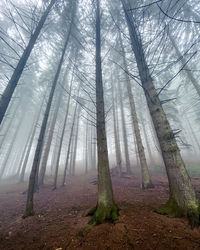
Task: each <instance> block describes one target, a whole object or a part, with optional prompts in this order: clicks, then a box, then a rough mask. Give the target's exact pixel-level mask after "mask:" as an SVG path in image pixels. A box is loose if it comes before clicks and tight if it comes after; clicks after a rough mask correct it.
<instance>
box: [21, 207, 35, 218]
mask: <svg viewBox="0 0 200 250" xmlns="http://www.w3.org/2000/svg"><path fill="white" fill-rule="evenodd" d="M34 215H35V211H34V209H33V207H32V206H31V207H29V208H27V209H26V213H25V215H23V217H22V218H23V219H25V218H27V217H29V216H34Z"/></svg>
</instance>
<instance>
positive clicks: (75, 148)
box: [72, 106, 80, 176]
mask: <svg viewBox="0 0 200 250" xmlns="http://www.w3.org/2000/svg"><path fill="white" fill-rule="evenodd" d="M78 109H80V106H79V108H78ZM77 113H78V117H77V121H76V129H75V139H74V150H73V160H72V176H74V175H75V169H76V154H77V145H78V136H79V123H80V110H78V112H77Z"/></svg>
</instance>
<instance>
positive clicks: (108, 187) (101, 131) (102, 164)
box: [89, 0, 118, 225]
mask: <svg viewBox="0 0 200 250" xmlns="http://www.w3.org/2000/svg"><path fill="white" fill-rule="evenodd" d="M99 5H100V4H99V0H96V128H97V150H98V202H97V205H96V206H95V207H94V209H92V210H91V211H90V212H89V214H90V215H93V217H92V219H91V221H90V224H93V225H97V224H100V223H103V222H104V221H105V220H111V221H115V220H116V219H117V217H118V207H117V205H116V204H115V202H114V197H113V190H112V183H111V177H110V171H109V162H108V150H107V140H106V129H105V113H104V96H103V83H102V69H101V34H100V33H101V32H100V6H99Z"/></svg>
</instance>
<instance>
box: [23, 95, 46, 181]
mask: <svg viewBox="0 0 200 250" xmlns="http://www.w3.org/2000/svg"><path fill="white" fill-rule="evenodd" d="M45 97H46V94H45V95H44V97H43V100H42V104H41V106H40V110H39V112H38V115H37V118H36V122H35V124H34V129H33V131H32V135H31V138H30V141H29V144H28V148H27V151H26V156H25V159H24V162H23V166H22V170H21V173H20V179H19V182H20V183H22V182H24V175H25V171H26V167H27V163H28V159H29V155H30V152H31V148H32V146H33V141H34V137H35V133H36V130H37V125H38V122H39V119H40V115H41V112H42V108H43V104H44V101H45Z"/></svg>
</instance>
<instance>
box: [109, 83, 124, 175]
mask: <svg viewBox="0 0 200 250" xmlns="http://www.w3.org/2000/svg"><path fill="white" fill-rule="evenodd" d="M111 83H112V107H113V125H114V139H115V155H116V162H117V170H118V174H119V176H121V173H122V156H121V147H120V141H119V132H118V126H117V123H118V121H117V117H116V105H115V95H114V86H113V85H114V84H113V79H111Z"/></svg>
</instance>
